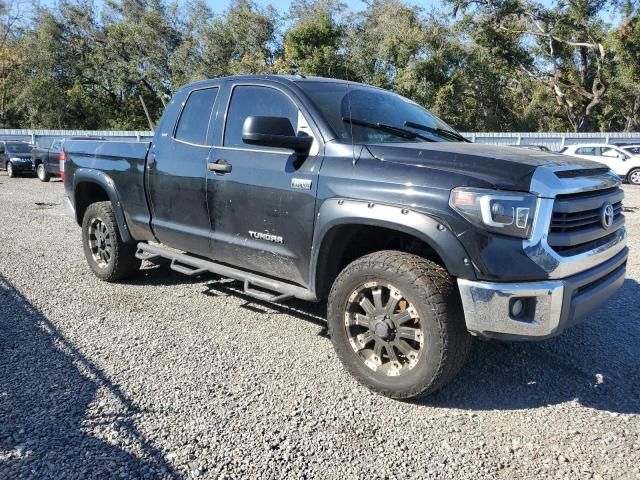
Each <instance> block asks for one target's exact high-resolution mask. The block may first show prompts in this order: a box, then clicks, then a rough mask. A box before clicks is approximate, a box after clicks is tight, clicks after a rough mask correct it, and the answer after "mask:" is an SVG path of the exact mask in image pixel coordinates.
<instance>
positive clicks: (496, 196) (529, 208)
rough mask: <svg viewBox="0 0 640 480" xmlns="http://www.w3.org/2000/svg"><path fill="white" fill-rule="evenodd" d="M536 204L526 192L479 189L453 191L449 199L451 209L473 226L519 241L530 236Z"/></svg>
mask: <svg viewBox="0 0 640 480" xmlns="http://www.w3.org/2000/svg"><path fill="white" fill-rule="evenodd" d="M537 204H538V199H537V197H535V196H534V195H530V194H528V193H511V192H499V191H496V190H485V189H481V188H464V187H458V188H454V189H453V190H451V196H450V197H449V205H451V208H453V209H454V210H455V211H457V212H458V213H459V214H460V215H462V216H463V217H464V218H466V219H467V220H469V222H471V223H472V224H474V225H475V226H477V227H480V228H483V229H485V230H490V231H492V232H496V233H501V234H503V235H509V236H512V237H520V238H529V236H530V235H531V230H532V229H533V220H534V217H535V214H536V207H537Z"/></svg>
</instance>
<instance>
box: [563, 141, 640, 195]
mask: <svg viewBox="0 0 640 480" xmlns="http://www.w3.org/2000/svg"><path fill="white" fill-rule="evenodd" d="M559 153H562V154H564V155H572V156H574V157H580V158H586V159H588V160H595V161H596V162H600V163H603V164H605V165H607V166H608V167H609V168H611V170H613V171H614V172H616V174H618V176H619V177H620V178H622V179H623V180H627V181H628V182H629V183H632V184H634V185H640V156H638V155H634V154H632V153H631V152H629V151H626V150H623V149H622V148H620V147H616V146H615V145H609V144H606V143H589V144H576V145H569V146H568V147H564V148H563V149H562V150H560V152H559Z"/></svg>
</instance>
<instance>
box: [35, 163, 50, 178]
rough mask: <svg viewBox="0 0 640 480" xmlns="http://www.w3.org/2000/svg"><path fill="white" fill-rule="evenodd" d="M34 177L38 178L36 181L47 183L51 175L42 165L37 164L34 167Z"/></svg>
mask: <svg viewBox="0 0 640 480" xmlns="http://www.w3.org/2000/svg"><path fill="white" fill-rule="evenodd" d="M36 175H37V176H38V180H40V181H41V182H48V181H49V180H51V175H49V173H48V172H47V169H46V168H45V166H44V163H39V164H38V165H36Z"/></svg>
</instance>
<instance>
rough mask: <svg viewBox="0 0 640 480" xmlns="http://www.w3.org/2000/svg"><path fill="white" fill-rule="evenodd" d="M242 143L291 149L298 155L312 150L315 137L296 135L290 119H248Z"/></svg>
mask: <svg viewBox="0 0 640 480" xmlns="http://www.w3.org/2000/svg"><path fill="white" fill-rule="evenodd" d="M242 141H243V142H244V143H248V144H249V145H262V146H264V147H278V148H290V149H292V150H295V151H296V152H297V153H306V152H308V151H309V149H310V148H311V144H312V143H313V137H310V136H298V135H296V132H294V131H293V126H292V125H291V122H290V121H289V119H288V118H284V117H247V118H246V120H245V121H244V124H243V126H242Z"/></svg>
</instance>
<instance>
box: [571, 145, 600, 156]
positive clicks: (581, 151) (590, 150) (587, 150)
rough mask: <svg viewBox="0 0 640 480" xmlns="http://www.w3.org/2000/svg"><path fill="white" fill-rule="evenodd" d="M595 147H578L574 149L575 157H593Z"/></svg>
mask: <svg viewBox="0 0 640 480" xmlns="http://www.w3.org/2000/svg"><path fill="white" fill-rule="evenodd" d="M595 154H596V147H580V148H578V149H576V155H595Z"/></svg>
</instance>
